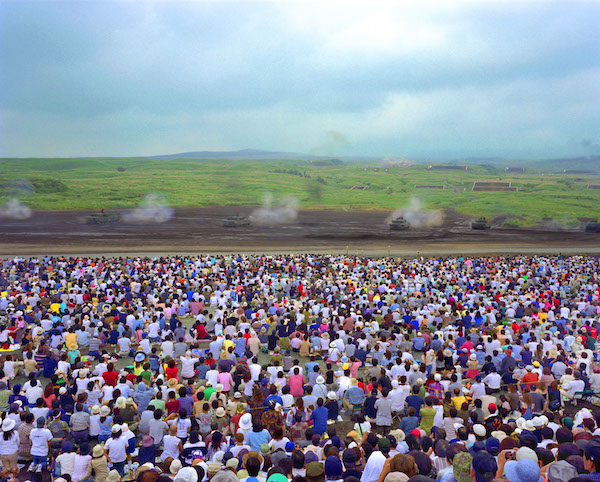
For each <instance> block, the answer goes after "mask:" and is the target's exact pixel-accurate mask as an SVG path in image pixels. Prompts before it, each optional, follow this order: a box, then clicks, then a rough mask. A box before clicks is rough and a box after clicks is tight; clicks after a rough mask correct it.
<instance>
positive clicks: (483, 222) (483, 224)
mask: <svg viewBox="0 0 600 482" xmlns="http://www.w3.org/2000/svg"><path fill="white" fill-rule="evenodd" d="M471 229H490V224H489V223H488V220H487V219H485V218H484V217H483V216H482V217H480V218H479V219H478V220H477V221H473V222H472V223H471Z"/></svg>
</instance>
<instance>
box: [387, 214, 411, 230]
mask: <svg viewBox="0 0 600 482" xmlns="http://www.w3.org/2000/svg"><path fill="white" fill-rule="evenodd" d="M408 228H410V223H409V222H408V221H407V220H406V219H404V218H403V217H400V218H396V219H392V221H391V222H390V229H391V230H392V231H406V230H407V229H408Z"/></svg>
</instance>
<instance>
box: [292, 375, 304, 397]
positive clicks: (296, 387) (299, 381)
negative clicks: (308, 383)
mask: <svg viewBox="0 0 600 482" xmlns="http://www.w3.org/2000/svg"><path fill="white" fill-rule="evenodd" d="M289 385H290V394H291V395H292V396H294V397H301V396H302V395H304V377H303V376H302V374H300V373H299V374H298V375H290V379H289Z"/></svg>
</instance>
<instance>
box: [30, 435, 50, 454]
mask: <svg viewBox="0 0 600 482" xmlns="http://www.w3.org/2000/svg"><path fill="white" fill-rule="evenodd" d="M29 440H31V455H37V456H40V457H45V456H47V455H48V442H49V441H50V440H52V432H50V430H48V429H47V428H34V429H33V430H32V431H31V432H30V434H29Z"/></svg>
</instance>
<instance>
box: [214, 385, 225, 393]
mask: <svg viewBox="0 0 600 482" xmlns="http://www.w3.org/2000/svg"><path fill="white" fill-rule="evenodd" d="M215 390H216V391H217V392H222V391H223V385H221V384H220V383H217V386H216V387H215Z"/></svg>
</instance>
